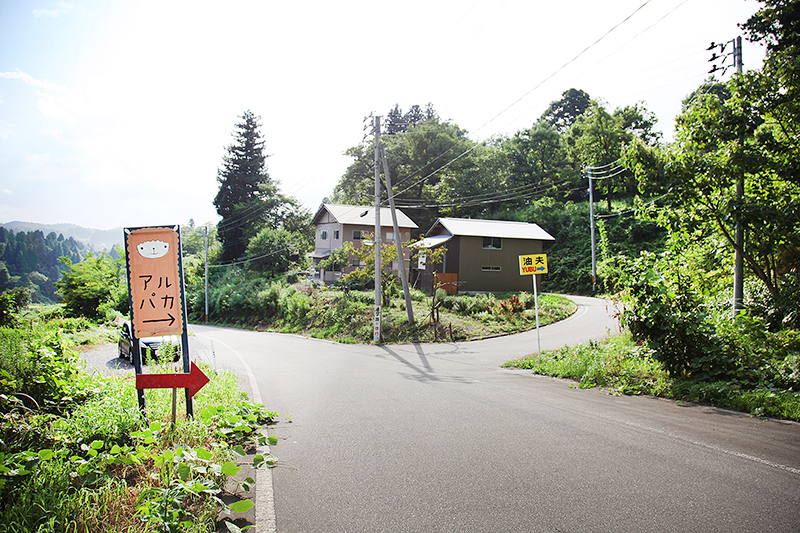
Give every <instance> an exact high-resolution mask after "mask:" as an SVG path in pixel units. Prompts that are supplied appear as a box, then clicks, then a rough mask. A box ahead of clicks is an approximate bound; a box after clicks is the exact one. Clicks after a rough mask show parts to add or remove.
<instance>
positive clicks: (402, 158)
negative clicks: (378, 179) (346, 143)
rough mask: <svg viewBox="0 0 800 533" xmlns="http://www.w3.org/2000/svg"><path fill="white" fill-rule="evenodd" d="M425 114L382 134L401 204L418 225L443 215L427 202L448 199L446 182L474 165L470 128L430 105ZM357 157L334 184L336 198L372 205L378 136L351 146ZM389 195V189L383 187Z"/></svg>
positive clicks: (337, 200)
mask: <svg viewBox="0 0 800 533" xmlns="http://www.w3.org/2000/svg"><path fill="white" fill-rule="evenodd" d="M425 117H426V118H425V119H424V120H422V121H421V122H418V123H417V124H416V125H413V126H409V128H408V130H407V131H406V132H405V133H397V134H395V135H387V136H385V137H382V143H384V145H385V147H386V154H387V160H388V163H389V172H390V173H391V176H392V184H393V187H394V194H395V195H396V198H395V199H396V201H397V204H398V207H401V208H402V209H403V211H404V212H406V213H407V214H408V215H409V216H410V217H411V218H412V219H413V220H414V221H415V222H416V223H417V224H418V225H419V226H420V227H427V226H429V225H430V224H432V223H433V221H434V220H436V217H438V216H439V209H438V208H436V207H435V208H433V209H431V208H430V207H428V206H429V205H437V204H440V203H443V202H446V203H449V197H448V194H449V191H448V188H447V186H446V185H442V184H441V183H452V182H453V181H454V180H457V179H459V178H458V177H460V176H462V175H463V174H464V173H465V172H466V171H467V170H469V169H474V166H475V164H474V160H473V156H474V154H473V151H474V150H475V149H476V145H475V143H473V142H472V141H471V140H470V139H469V138H467V136H466V131H464V130H462V129H461V128H459V127H458V126H457V125H455V124H452V123H451V122H449V121H441V120H440V119H439V117H438V116H436V114H435V111H433V108H432V106H430V105H429V107H428V109H427V110H426V114H425ZM345 154H346V155H349V156H351V157H353V158H354V161H353V163H351V164H350V166H349V167H348V168H347V169H346V170H345V173H344V175H343V176H342V177H341V179H340V180H339V183H338V184H337V185H336V188H335V189H334V192H333V195H332V199H333V201H335V202H340V203H348V204H349V203H358V204H361V205H370V204H371V203H372V202H373V201H374V199H373V196H374V184H375V173H374V154H375V145H374V141H372V140H367V141H365V142H363V143H362V144H360V145H359V146H355V147H352V148H349V149H348V150H346V151H345ZM382 194H383V198H384V199H385V198H386V196H385V195H386V188H385V187H383V188H382Z"/></svg>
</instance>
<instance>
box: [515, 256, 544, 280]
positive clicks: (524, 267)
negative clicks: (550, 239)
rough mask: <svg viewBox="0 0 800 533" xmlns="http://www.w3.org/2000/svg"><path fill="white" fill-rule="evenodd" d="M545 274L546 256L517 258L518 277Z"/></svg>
mask: <svg viewBox="0 0 800 533" xmlns="http://www.w3.org/2000/svg"><path fill="white" fill-rule="evenodd" d="M533 274H547V254H533V255H521V256H519V275H520V276H529V275H533Z"/></svg>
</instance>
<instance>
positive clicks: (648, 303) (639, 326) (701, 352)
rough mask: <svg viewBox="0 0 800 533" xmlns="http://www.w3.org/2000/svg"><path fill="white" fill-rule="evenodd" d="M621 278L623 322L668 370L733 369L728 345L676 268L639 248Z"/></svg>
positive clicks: (708, 373) (698, 374) (701, 373)
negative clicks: (640, 251) (638, 251)
mask: <svg viewBox="0 0 800 533" xmlns="http://www.w3.org/2000/svg"><path fill="white" fill-rule="evenodd" d="M626 263H627V264H626V265H625V266H626V268H625V270H624V274H623V276H622V278H621V283H622V284H623V286H624V287H625V289H624V290H623V291H622V293H621V295H622V302H623V310H622V312H621V316H620V318H621V321H622V325H623V326H626V327H627V328H628V329H630V331H631V334H632V335H633V338H634V339H635V340H637V341H642V342H646V343H647V344H648V346H649V347H650V348H651V349H652V350H653V351H654V353H655V357H656V358H657V359H658V360H659V361H661V362H662V363H663V364H664V367H665V368H666V369H667V371H668V372H669V373H670V375H673V376H676V377H681V376H689V375H691V376H692V377H693V378H695V379H708V378H709V377H713V376H722V375H727V374H729V373H730V372H731V371H732V370H733V368H732V367H733V357H732V354H731V347H730V346H729V345H728V344H727V343H726V342H725V340H724V339H723V338H721V337H720V336H718V335H717V332H716V328H715V326H714V324H713V322H712V320H711V316H710V314H709V313H708V312H707V311H706V310H705V306H704V305H703V301H702V299H701V298H700V297H699V296H698V295H697V294H695V293H694V292H693V291H692V290H691V288H690V287H689V286H688V284H687V283H686V281H685V280H684V279H682V274H681V272H680V270H679V269H678V268H676V267H675V266H674V264H672V263H671V262H669V261H659V260H657V258H656V257H655V256H654V255H653V254H645V253H643V254H642V255H641V256H640V257H639V259H637V260H635V261H626Z"/></svg>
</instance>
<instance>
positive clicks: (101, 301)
mask: <svg viewBox="0 0 800 533" xmlns="http://www.w3.org/2000/svg"><path fill="white" fill-rule="evenodd" d="M61 262H62V263H63V264H64V265H66V266H67V267H69V270H66V271H65V272H64V276H63V277H62V278H61V279H60V280H58V282H56V287H57V288H58V291H57V292H58V293H59V294H60V295H61V297H62V303H63V304H64V308H65V309H66V310H67V312H68V313H69V314H71V315H72V316H85V317H88V318H94V319H96V318H113V317H114V312H115V311H116V312H120V313H127V312H128V311H129V305H130V304H129V303H128V302H129V298H128V294H127V284H126V283H125V282H124V281H123V278H124V270H123V269H124V266H123V259H122V258H120V259H113V258H112V257H111V256H110V255H109V254H107V253H105V252H103V253H101V254H99V255H95V254H89V255H87V257H86V259H85V260H84V261H83V262H81V263H75V264H73V263H72V261H71V260H70V259H69V258H68V257H62V258H61Z"/></svg>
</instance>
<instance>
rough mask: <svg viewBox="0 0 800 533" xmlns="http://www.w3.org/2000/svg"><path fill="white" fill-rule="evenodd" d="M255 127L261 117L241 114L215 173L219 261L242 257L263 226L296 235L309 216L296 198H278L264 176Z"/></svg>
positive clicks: (263, 157)
mask: <svg viewBox="0 0 800 533" xmlns="http://www.w3.org/2000/svg"><path fill="white" fill-rule="evenodd" d="M260 128H261V118H260V117H258V116H256V115H254V114H253V113H252V112H251V111H245V112H244V113H243V114H242V116H241V122H238V123H237V124H236V126H235V129H234V133H233V137H234V143H233V144H232V145H230V146H229V147H228V148H227V155H226V156H225V157H223V161H222V167H221V168H220V169H219V170H218V172H217V181H218V182H219V192H218V193H217V196H216V198H214V206H215V207H216V208H217V213H218V214H219V215H220V216H221V217H222V220H221V221H220V222H219V224H218V225H217V232H218V238H219V239H220V241H221V242H222V255H221V259H222V260H224V261H229V260H234V259H239V258H241V257H243V256H244V254H245V252H246V251H247V247H248V243H249V241H250V239H252V238H253V237H255V236H256V235H257V234H258V232H259V231H261V229H263V228H264V227H271V228H274V229H278V228H285V229H287V230H289V231H299V230H301V228H303V229H304V228H305V227H306V226H307V222H308V220H307V219H308V214H307V213H305V212H304V210H302V209H301V208H300V206H299V204H298V202H297V201H296V200H295V199H293V198H289V197H286V196H284V195H283V194H281V193H280V191H279V188H278V183H277V182H275V181H274V180H273V179H272V178H270V176H269V174H268V172H267V167H266V157H267V156H266V155H265V154H264V140H263V139H262V137H261V131H260Z"/></svg>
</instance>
